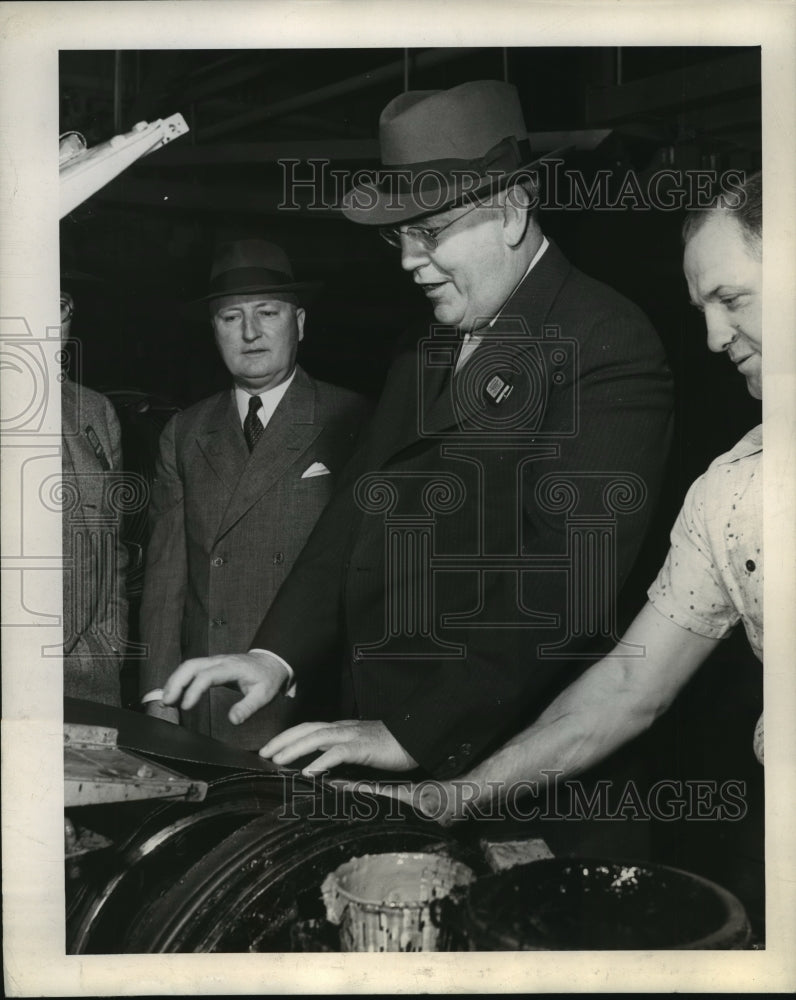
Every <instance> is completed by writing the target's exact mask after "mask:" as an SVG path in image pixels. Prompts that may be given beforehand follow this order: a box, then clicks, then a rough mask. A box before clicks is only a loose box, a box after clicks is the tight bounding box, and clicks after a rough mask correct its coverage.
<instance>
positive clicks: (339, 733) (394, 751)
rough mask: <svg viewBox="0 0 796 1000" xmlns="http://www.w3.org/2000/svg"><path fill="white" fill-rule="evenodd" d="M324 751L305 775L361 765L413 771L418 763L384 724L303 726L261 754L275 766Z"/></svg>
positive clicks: (283, 735) (352, 722) (268, 745)
mask: <svg viewBox="0 0 796 1000" xmlns="http://www.w3.org/2000/svg"><path fill="white" fill-rule="evenodd" d="M316 750H321V751H323V753H321V755H320V757H318V758H316V759H315V760H314V761H312V763H311V764H308V765H307V766H306V767H305V768H304V769H303V771H302V773H303V774H306V775H311V774H322V773H324V772H325V771H330V770H331V769H332V768H334V767H338V766H339V765H340V764H361V765H363V766H366V767H376V768H379V769H381V770H384V771H411V770H413V769H414V768H416V767H417V761H416V760H415V759H414V758H413V757H410V755H409V754H408V753H407V752H406V751H405V750H404V748H403V747H402V746H401V745H400V743H398V741H397V740H396V739H395V737H394V736H393V735H392V733H391V732H390V730H389V729H388V728H387V727H386V726H385V725H384V723H383V722H378V721H355V720H351V719H347V720H344V721H342V722H303V723H301V724H300V725H298V726H293V727H291V728H290V729H286V730H285V731H284V732H283V733H280V734H279V735H278V736H275V737H274V738H273V739H272V740H269V742H268V743H266V745H265V746H264V747H263V748H262V749H261V750H260V756H261V757H270V758H271V760H272V761H273V762H274V763H275V764H290V763H291V762H292V761H294V760H296V759H297V758H299V757H304V756H305V755H306V754H309V753H313V752H314V751H316Z"/></svg>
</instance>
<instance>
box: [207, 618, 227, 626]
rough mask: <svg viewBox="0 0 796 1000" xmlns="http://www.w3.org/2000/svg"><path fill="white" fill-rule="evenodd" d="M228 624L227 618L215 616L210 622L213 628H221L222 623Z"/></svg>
mask: <svg viewBox="0 0 796 1000" xmlns="http://www.w3.org/2000/svg"><path fill="white" fill-rule="evenodd" d="M226 624H227V621H226V618H214V619H213V620H212V621H211V622H210V625H211V627H212V628H221V627H222V625H226Z"/></svg>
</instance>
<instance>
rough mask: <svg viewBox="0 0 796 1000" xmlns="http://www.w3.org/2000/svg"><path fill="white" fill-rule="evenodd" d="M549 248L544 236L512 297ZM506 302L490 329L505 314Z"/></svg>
mask: <svg viewBox="0 0 796 1000" xmlns="http://www.w3.org/2000/svg"><path fill="white" fill-rule="evenodd" d="M549 246H550V241H549V240H548V238H547V237H546V236H543V237H542V242H541V244H540V245H539V249H538V250H537V251H536V253H535V254H534V255H533V257H532V259H531V263H530V264H529V265H528V267H527V269H526V271H525V274H523V276H522V277H521V278H520V280H519V281H518V282H517V284H516V285H515V286H514V288H513V289H512V291H511V295H513V294H514V293H515V292H516V291H517V289H518V288H519V287H520V285H521V284H522V283H523V281H525V279H526V278H527V277H528V275H529V274H530V273H531V271H532V270H533V269H534V268H535V267H536V265H537V264H538V263H539V261H540V260H541V259H542V256H543V254H544V252H545V250H546V249H547V248H548V247H549ZM511 295H509V297H508V298H507V299H506V302H508V301H509V299H511ZM506 302H504V303H503V305H502V306H501V307H500V309H499V310H498V312H497V315H496V316H495V317H494V319H492V320H491V321H490V323H489V327H490V329H491V328H492V327H493V326H494V325H495V323H496V322H497V320H498V318H499V317H500V314H501V313H502V312H503V310H504V309H505V307H506ZM476 336H477V335H476Z"/></svg>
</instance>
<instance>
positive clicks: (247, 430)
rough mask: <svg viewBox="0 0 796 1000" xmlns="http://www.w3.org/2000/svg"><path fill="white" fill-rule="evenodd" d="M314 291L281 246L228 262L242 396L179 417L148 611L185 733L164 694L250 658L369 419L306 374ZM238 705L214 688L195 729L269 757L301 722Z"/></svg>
mask: <svg viewBox="0 0 796 1000" xmlns="http://www.w3.org/2000/svg"><path fill="white" fill-rule="evenodd" d="M309 287H310V286H309V285H308V284H306V283H301V282H297V281H295V280H294V277H293V272H292V268H291V265H290V262H289V260H288V257H287V255H286V254H285V253H284V252H283V251H282V249H281V248H279V247H278V246H275V245H274V244H271V243H268V242H266V241H264V240H240V241H237V242H232V243H226V244H222V245H221V246H219V247H218V249H217V252H216V255H215V259H214V261H213V265H212V271H211V275H210V287H209V290H208V294H207V295H206V296H205V297H204V300H205V302H206V308H207V310H208V316H209V319H210V322H211V325H212V328H213V331H214V335H215V340H216V345H217V347H218V350H219V352H220V354H221V357H222V359H223V361H224V364H225V365H226V367H227V368H228V369H229V372H230V374H231V376H232V381H233V387H232V388H231V389H228V390H226V391H224V392H220V393H218V394H217V395H215V396H212V397H210V398H209V399H205V400H202V401H201V402H199V403H197V404H196V405H195V406H192V407H190V408H189V409H187V410H185V411H184V412H181V413H178V414H176V416H175V417H174V418H173V419H172V420H171V421H170V422H169V424H168V425H167V426H166V427H165V429H164V431H163V434H162V436H161V440H160V454H159V458H158V465H157V470H156V478H155V482H154V485H153V493H152V503H151V508H150V509H151V523H152V532H151V539H150V542H149V546H148V549H147V562H146V575H145V582H144V593H143V599H142V606H141V632H142V639H143V641H144V642H145V643H147V644H148V647H149V653H148V658H147V660H146V662H145V665H144V667H143V668H142V673H141V677H140V689H141V695H142V700H143V704H144V709H145V711H146V712H147V713H148V714H150V715H154V716H157V717H159V718H165V719H168V720H170V721H172V722H177V721H178V712H177V710H176V709H174V708H171V707H168V706H165V705H163V704H162V702H161V699H160V694H161V692H160V689H161V688H162V687H163V684H164V683H165V681H166V678H167V677H168V676H169V674H170V673H171V672H172V671H173V670H174V668H175V667H176V666H177V665H178V664H179V663H180V661H181V660H183V659H185V658H186V657H190V656H207V655H212V654H214V653H219V652H222V651H226V650H228V649H236V648H246V646H247V644H248V642H249V640H250V639H251V636H252V635H253V634H254V631H255V629H256V628H257V625H258V624H259V622H260V620H261V618H262V616H263V613H264V611H265V610H267V608H268V606H269V605H270V603H271V601H272V600H273V598H274V595H275V594H276V592H277V590H278V588H279V586H280V584H281V583H282V581H283V580H284V578H285V577H286V576H287V574H288V572H289V570H290V567H291V566H292V565H293V563H294V562H295V560H296V557H297V555H298V553H299V552H300V551H301V547H302V546H303V544H304V542H305V541H306V540H307V536H308V535H309V533H310V531H311V530H312V528H313V526H314V524H315V522H316V521H317V519H318V515H319V514H320V513H321V511H322V509H323V507H324V506H325V504H326V502H327V500H328V499H329V496H330V495H331V492H332V484H333V482H334V479H335V477H336V475H337V474H338V473H339V472H340V470H341V469H342V467H343V465H344V464H345V463H346V461H347V460H348V458H349V456H350V454H351V452H352V450H353V447H354V442H355V439H356V436H357V434H358V432H359V429H360V425H361V423H362V421H363V419H364V418H365V416H366V413H367V406H366V404H365V402H364V400H363V399H362V398H361V397H360V396H358V395H356V394H355V393H352V392H350V391H349V390H347V389H343V388H340V387H338V386H334V385H329V384H328V383H326V382H320V381H318V380H317V379H313V378H310V376H309V375H307V373H306V372H305V371H304V370H303V369H302V368H301V367H300V366H298V365H297V364H296V352H297V348H298V345H299V341H301V340H302V338H303V336H304V318H305V310H304V306H303V304H302V303H303V301H304V296H305V294H306V292H307V290H308V288H309ZM235 700H236V695H235V693H234V692H232V691H228V690H226V689H224V688H217V689H214V690H213V691H211V692H210V693H209V695H208V696H207V697H205V698H203V699H202V700H201V702H200V703H199V704H198V705H197V706H195V707H194V708H193V709H192V710H191V711H190V712H186V713H183V720H182V721H183V722H184V723H185V724H186V725H187V726H189V727H190V728H192V729H195V730H197V731H199V732H202V733H206V734H208V735H211V736H214V737H216V738H218V739H222V740H224V741H226V742H230V743H233V744H235V745H237V746H239V747H242V748H244V749H257V748H258V747H260V746H262V744H263V742H264V741H265V740H266V739H267V738H269V736H271V735H273V734H274V733H275V732H278V731H279V730H280V729H281V728H283V727H284V725H285V724H286V721H287V719H289V718H290V717H291V716H290V710H291V708H292V704H293V703H292V701H290V700H289V699H285V698H280V699H277V700H276V701H275V702H274V704H273V705H271V706H269V707H268V708H266V709H263V711H260V712H257V713H256V714H255V715H254V716H253V717H252V718H251V719H249V721H248V722H247V723H246V724H245V725H244V726H241V727H234V726H232V725H230V723H229V721H228V719H227V713H228V711H229V707H230V705H231V704H232V703H233V702H234V701H235Z"/></svg>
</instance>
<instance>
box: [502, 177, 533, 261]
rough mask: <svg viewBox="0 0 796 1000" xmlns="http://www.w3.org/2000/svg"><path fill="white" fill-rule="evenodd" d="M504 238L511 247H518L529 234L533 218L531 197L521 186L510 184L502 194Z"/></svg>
mask: <svg viewBox="0 0 796 1000" xmlns="http://www.w3.org/2000/svg"><path fill="white" fill-rule="evenodd" d="M502 199H503V238H504V239H505V241H506V244H507V245H508V246H511V247H515V246H518V245H519V244H520V243H521V242H522V240H523V238H524V237H525V233H526V232H527V229H528V226H529V224H530V218H531V212H530V209H531V196H530V194H529V193H528V191H526V190H525V188H524V187H523V186H522V185H521V184H510V185H509V187H508V188H506V190H505V191H504V192H503V194H502Z"/></svg>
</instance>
